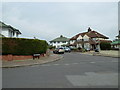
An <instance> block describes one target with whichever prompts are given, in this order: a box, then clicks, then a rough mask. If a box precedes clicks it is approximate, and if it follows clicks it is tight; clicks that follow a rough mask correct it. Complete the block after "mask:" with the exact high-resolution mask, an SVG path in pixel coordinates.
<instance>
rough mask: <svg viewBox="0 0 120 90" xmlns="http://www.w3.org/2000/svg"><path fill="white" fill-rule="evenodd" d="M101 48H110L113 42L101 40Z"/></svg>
mask: <svg viewBox="0 0 120 90" xmlns="http://www.w3.org/2000/svg"><path fill="white" fill-rule="evenodd" d="M100 48H101V50H110V49H111V44H110V43H109V42H101V43H100Z"/></svg>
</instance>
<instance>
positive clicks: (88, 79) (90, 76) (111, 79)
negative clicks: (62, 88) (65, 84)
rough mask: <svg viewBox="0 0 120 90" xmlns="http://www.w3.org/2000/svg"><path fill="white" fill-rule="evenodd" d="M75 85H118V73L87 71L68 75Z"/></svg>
mask: <svg viewBox="0 0 120 90" xmlns="http://www.w3.org/2000/svg"><path fill="white" fill-rule="evenodd" d="M66 78H67V79H68V81H69V82H70V83H71V84H72V85H73V86H83V87H86V86H87V87H90V86H91V87H95V86H99V87H101V86H113V87H114V86H115V87H118V73H101V74H100V73H94V72H86V73H85V75H66Z"/></svg>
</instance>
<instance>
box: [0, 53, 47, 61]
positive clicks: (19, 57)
mask: <svg viewBox="0 0 120 90" xmlns="http://www.w3.org/2000/svg"><path fill="white" fill-rule="evenodd" d="M44 56H46V54H41V55H40V57H44ZM27 59H33V56H32V55H11V54H9V55H0V60H5V61H12V60H27Z"/></svg>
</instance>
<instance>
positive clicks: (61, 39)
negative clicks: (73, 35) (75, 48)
mask: <svg viewBox="0 0 120 90" xmlns="http://www.w3.org/2000/svg"><path fill="white" fill-rule="evenodd" d="M68 43H69V39H68V38H66V37H63V36H62V35H61V36H60V37H58V38H55V39H54V40H51V41H50V45H52V46H55V47H56V48H58V47H61V46H66V45H68Z"/></svg>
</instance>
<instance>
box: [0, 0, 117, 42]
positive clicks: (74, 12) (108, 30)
mask: <svg viewBox="0 0 120 90" xmlns="http://www.w3.org/2000/svg"><path fill="white" fill-rule="evenodd" d="M2 9H3V11H2V21H3V22H4V23H6V24H10V25H12V26H13V27H15V28H17V29H19V30H20V31H21V32H22V35H21V36H20V37H30V38H33V37H34V36H35V37H36V38H38V39H44V40H47V41H50V40H52V39H54V38H56V37H59V36H60V35H63V36H65V37H68V38H71V37H72V36H74V35H76V34H78V33H81V32H85V31H87V29H88V27H91V28H92V29H93V30H95V31H98V32H100V33H102V34H104V35H106V36H108V37H109V38H110V39H111V40H113V39H115V36H116V35H118V3H117V2H103V3H102V2H57V3H55V2H26V3H25V2H20V3H18V2H16V3H15V2H9V3H8V2H6V3H3V8H2ZM0 19H1V18H0Z"/></svg>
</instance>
